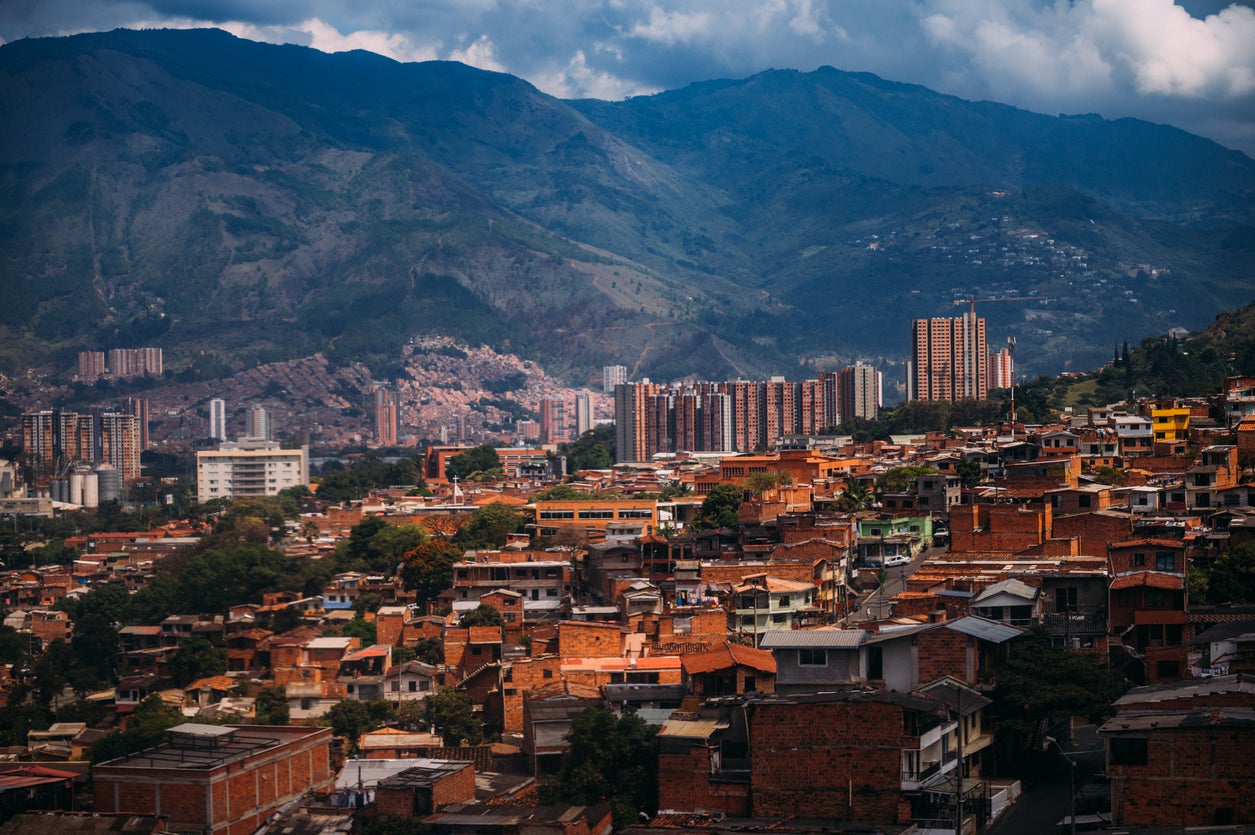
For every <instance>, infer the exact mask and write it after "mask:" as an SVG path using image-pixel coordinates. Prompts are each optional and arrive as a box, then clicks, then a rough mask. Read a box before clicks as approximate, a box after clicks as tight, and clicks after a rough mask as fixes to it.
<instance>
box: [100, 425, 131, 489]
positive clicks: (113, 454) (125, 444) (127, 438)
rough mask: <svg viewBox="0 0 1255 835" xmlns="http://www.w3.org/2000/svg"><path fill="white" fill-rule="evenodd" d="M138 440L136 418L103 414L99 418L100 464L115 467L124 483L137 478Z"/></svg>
mask: <svg viewBox="0 0 1255 835" xmlns="http://www.w3.org/2000/svg"><path fill="white" fill-rule="evenodd" d="M140 438H141V435H140V427H139V418H138V417H136V416H135V415H128V414H124V413H121V412H105V413H104V414H102V415H101V416H100V463H103V464H111V465H113V466H114V467H116V468H117V469H118V470H119V471H120V472H121V473H122V480H123V481H124V482H128V483H129V482H131V481H134V480H135V479H137V478H139V455H140V451H141V442H140Z"/></svg>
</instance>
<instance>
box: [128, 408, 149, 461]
mask: <svg viewBox="0 0 1255 835" xmlns="http://www.w3.org/2000/svg"><path fill="white" fill-rule="evenodd" d="M126 413H127V414H128V415H135V417H136V419H138V420H139V448H140V449H141V450H145V449H148V398H147V397H128V398H126Z"/></svg>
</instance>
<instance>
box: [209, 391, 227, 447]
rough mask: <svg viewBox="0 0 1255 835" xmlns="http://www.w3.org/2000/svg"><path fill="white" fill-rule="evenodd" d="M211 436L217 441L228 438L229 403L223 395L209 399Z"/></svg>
mask: <svg viewBox="0 0 1255 835" xmlns="http://www.w3.org/2000/svg"><path fill="white" fill-rule="evenodd" d="M209 437H211V438H213V439H214V440H215V441H225V440H226V439H227V404H226V401H224V400H223V399H222V398H221V397H215V398H214V399H213V400H210V401H209Z"/></svg>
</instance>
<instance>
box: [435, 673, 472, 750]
mask: <svg viewBox="0 0 1255 835" xmlns="http://www.w3.org/2000/svg"><path fill="white" fill-rule="evenodd" d="M423 718H424V719H425V720H426V721H427V724H428V725H429V726H431V727H432V728H434V729H437V730H438V731H439V733H440V735H441V737H442V738H443V739H444V744H445V745H449V746H454V745H461V744H463V742H465V743H466V744H468V745H478V744H479V743H481V742H483V741H484V726H483V723H481V722H480V721H479V720H478V719H476V718H475V714H474V712H473V710H472V708H471V697H470V696H468V695H466V694H465V693H459V692H458V691H457V690H454V689H453V688H452V687H444V688H441V689H440V690H437V691H436V692H435V693H432V694H431V695H430V696H428V697H427V698H426V699H425V700H424V701H423Z"/></svg>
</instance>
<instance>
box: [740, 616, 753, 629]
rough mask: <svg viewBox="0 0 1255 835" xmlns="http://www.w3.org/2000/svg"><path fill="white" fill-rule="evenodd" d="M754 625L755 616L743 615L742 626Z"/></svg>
mask: <svg viewBox="0 0 1255 835" xmlns="http://www.w3.org/2000/svg"><path fill="white" fill-rule="evenodd" d="M753 625H754V616H753V615H741V626H753Z"/></svg>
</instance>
